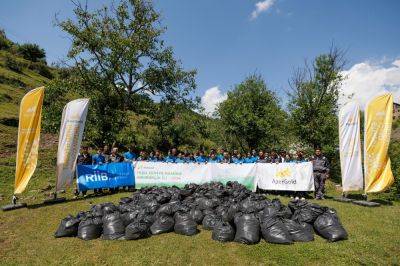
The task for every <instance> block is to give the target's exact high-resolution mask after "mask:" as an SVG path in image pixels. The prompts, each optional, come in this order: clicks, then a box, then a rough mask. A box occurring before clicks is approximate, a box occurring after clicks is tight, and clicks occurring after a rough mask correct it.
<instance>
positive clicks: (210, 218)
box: [202, 214, 222, 230]
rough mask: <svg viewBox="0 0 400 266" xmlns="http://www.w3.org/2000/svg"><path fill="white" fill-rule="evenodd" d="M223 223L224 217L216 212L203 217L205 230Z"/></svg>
mask: <svg viewBox="0 0 400 266" xmlns="http://www.w3.org/2000/svg"><path fill="white" fill-rule="evenodd" d="M220 223H222V217H221V216H218V215H216V214H207V215H205V216H204V218H203V222H202V225H203V229H205V230H213V229H214V226H216V225H217V224H220Z"/></svg>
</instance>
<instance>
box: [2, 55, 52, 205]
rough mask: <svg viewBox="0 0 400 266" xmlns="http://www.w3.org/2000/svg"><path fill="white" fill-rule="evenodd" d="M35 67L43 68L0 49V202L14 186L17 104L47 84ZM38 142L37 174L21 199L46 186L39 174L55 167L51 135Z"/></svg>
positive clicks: (40, 70)
mask: <svg viewBox="0 0 400 266" xmlns="http://www.w3.org/2000/svg"><path fill="white" fill-rule="evenodd" d="M10 61H11V62H12V63H14V64H16V65H17V68H18V69H17V70H15V69H11V68H10V65H11V64H10ZM39 65H40V67H43V63H40V62H31V61H28V60H25V59H23V58H21V57H19V56H16V55H15V54H13V53H11V52H9V51H5V50H0V147H1V149H0V200H1V199H3V200H7V201H8V200H9V197H10V196H11V194H12V191H13V186H14V172H15V151H16V142H17V129H18V113H19V103H20V101H21V99H22V97H23V96H24V95H25V93H27V92H28V91H29V90H31V89H33V88H36V87H39V86H44V85H46V84H47V83H48V82H49V81H50V79H49V78H48V77H45V76H43V75H42V74H41V72H43V70H42V69H40V68H37V66H39ZM47 70H48V71H49V72H50V73H51V74H53V73H54V72H55V71H54V70H53V69H51V68H48V69H47ZM43 73H45V74H46V72H43ZM47 74H48V73H47ZM41 143H42V145H41V146H42V147H41V150H40V157H41V158H40V161H39V165H38V171H37V173H36V174H35V177H34V178H33V179H32V182H31V183H30V184H29V185H28V189H27V192H26V193H24V197H32V198H33V197H35V194H36V193H35V189H39V188H42V187H43V186H46V184H47V180H46V178H45V177H44V176H43V175H42V173H44V172H46V173H49V172H51V171H54V170H53V169H51V170H50V168H52V167H53V166H54V165H55V164H54V160H55V150H54V145H51V144H54V136H52V135H49V134H42V136H41ZM52 183H54V181H53V180H52ZM25 194H26V195H25ZM0 202H1V204H3V203H4V201H0Z"/></svg>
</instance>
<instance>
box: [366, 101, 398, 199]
mask: <svg viewBox="0 0 400 266" xmlns="http://www.w3.org/2000/svg"><path fill="white" fill-rule="evenodd" d="M392 120H393V96H392V94H390V93H384V94H381V95H378V96H376V97H375V98H373V99H372V100H371V101H369V102H368V104H367V106H366V108H365V129H364V130H365V133H364V168H365V192H366V193H368V192H381V191H385V190H386V189H387V188H389V187H390V185H392V184H393V182H394V178H393V174H392V170H391V167H390V158H389V156H388V148H389V142H390V134H391V130H392Z"/></svg>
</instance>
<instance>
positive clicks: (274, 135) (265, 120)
mask: <svg viewBox="0 0 400 266" xmlns="http://www.w3.org/2000/svg"><path fill="white" fill-rule="evenodd" d="M218 114H219V116H220V117H221V122H222V126H223V128H224V131H225V133H226V134H227V135H229V136H232V138H234V139H235V140H236V141H237V142H238V143H239V144H240V146H241V148H242V149H253V148H264V147H277V146H279V145H281V144H282V141H283V136H284V135H285V133H284V132H285V131H284V129H285V128H284V125H285V120H286V114H285V112H284V111H283V110H282V109H281V108H280V106H279V103H278V99H277V97H276V96H275V94H274V93H273V92H272V91H270V90H268V88H267V86H266V84H265V82H264V80H263V79H262V78H261V76H258V75H252V76H249V77H248V78H246V79H245V80H244V81H243V82H242V83H240V84H239V85H237V86H235V89H234V90H233V91H230V92H228V98H227V100H226V101H224V102H222V103H221V104H220V106H219V107H218Z"/></svg>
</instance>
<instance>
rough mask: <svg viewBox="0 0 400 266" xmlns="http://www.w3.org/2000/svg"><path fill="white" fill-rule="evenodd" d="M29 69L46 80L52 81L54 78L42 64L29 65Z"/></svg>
mask: <svg viewBox="0 0 400 266" xmlns="http://www.w3.org/2000/svg"><path fill="white" fill-rule="evenodd" d="M29 69H31V70H33V71H35V72H36V73H39V74H40V75H42V76H43V77H46V78H48V79H52V78H53V77H54V76H53V73H51V71H50V69H49V67H48V66H47V65H46V64H45V63H43V62H35V63H31V64H29Z"/></svg>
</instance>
